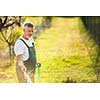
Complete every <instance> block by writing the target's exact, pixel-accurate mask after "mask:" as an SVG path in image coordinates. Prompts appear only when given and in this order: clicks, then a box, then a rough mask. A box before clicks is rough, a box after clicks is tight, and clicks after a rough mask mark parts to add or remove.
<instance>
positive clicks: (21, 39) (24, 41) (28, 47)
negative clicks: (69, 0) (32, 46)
mask: <svg viewBox="0 0 100 100" xmlns="http://www.w3.org/2000/svg"><path fill="white" fill-rule="evenodd" d="M20 40H21V41H23V43H24V44H25V45H26V46H27V47H28V48H29V46H28V45H27V44H26V42H25V41H24V40H23V39H21V38H20Z"/></svg>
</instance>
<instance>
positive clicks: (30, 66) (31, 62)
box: [17, 38, 36, 83]
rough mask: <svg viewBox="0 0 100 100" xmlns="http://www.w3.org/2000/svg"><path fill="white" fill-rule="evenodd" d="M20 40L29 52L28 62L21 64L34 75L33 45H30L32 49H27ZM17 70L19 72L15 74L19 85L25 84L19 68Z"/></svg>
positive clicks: (34, 53)
mask: <svg viewBox="0 0 100 100" xmlns="http://www.w3.org/2000/svg"><path fill="white" fill-rule="evenodd" d="M20 40H21V41H23V43H24V44H25V45H26V47H27V48H28V51H29V58H28V60H26V61H23V63H24V65H25V67H26V68H27V71H29V72H31V73H33V74H35V69H36V51H35V46H34V43H33V44H32V45H33V47H29V46H28V45H27V44H26V42H25V41H24V40H23V39H21V38H20ZM18 69H19V70H17V71H19V72H18V73H17V76H18V80H19V82H20V83H21V82H22V83H23V82H24V83H25V82H26V81H25V79H24V76H23V73H22V72H21V70H20V68H18Z"/></svg>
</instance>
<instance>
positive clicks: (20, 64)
mask: <svg viewBox="0 0 100 100" xmlns="http://www.w3.org/2000/svg"><path fill="white" fill-rule="evenodd" d="M17 63H18V66H19V67H20V68H21V71H22V72H26V71H27V68H26V67H25V65H24V63H23V60H22V55H18V56H17Z"/></svg>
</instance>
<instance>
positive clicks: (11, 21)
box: [0, 16, 21, 31]
mask: <svg viewBox="0 0 100 100" xmlns="http://www.w3.org/2000/svg"><path fill="white" fill-rule="evenodd" d="M20 22H21V16H0V31H2V30H3V29H5V28H8V27H10V26H13V25H18V26H21V25H20Z"/></svg>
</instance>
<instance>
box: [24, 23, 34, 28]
mask: <svg viewBox="0 0 100 100" xmlns="http://www.w3.org/2000/svg"><path fill="white" fill-rule="evenodd" d="M25 27H31V28H33V29H35V25H34V24H33V23H31V22H25V23H24V28H25Z"/></svg>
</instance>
